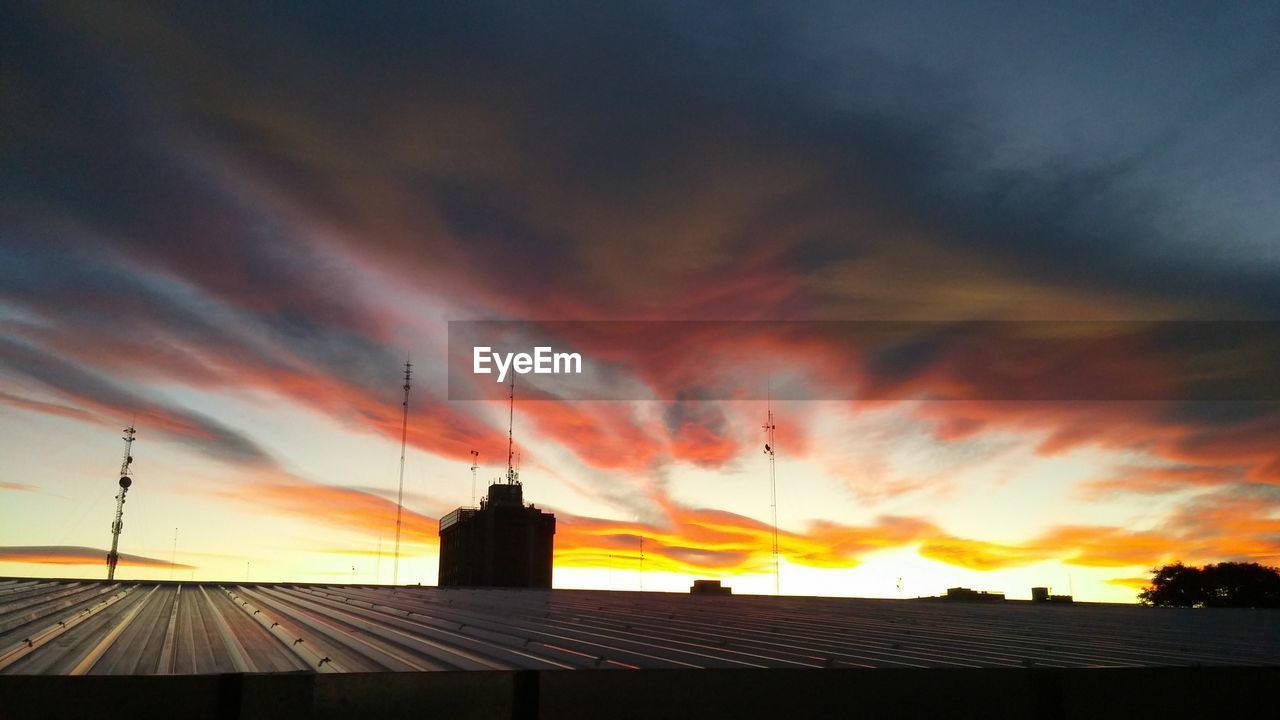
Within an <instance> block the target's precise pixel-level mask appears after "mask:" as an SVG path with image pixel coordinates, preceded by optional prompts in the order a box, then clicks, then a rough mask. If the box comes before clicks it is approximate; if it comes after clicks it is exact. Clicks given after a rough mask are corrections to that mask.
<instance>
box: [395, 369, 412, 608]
mask: <svg viewBox="0 0 1280 720" xmlns="http://www.w3.org/2000/svg"><path fill="white" fill-rule="evenodd" d="M412 375H413V363H411V362H409V360H408V358H406V359H405V361H404V419H403V420H402V421H401V425H400V489H399V490H398V491H397V492H396V559H395V563H394V564H393V566H392V570H391V584H392V585H399V584H400V521H401V516H402V515H403V514H404V451H405V446H406V445H407V444H408V440H409V378H410V377H411V376H412Z"/></svg>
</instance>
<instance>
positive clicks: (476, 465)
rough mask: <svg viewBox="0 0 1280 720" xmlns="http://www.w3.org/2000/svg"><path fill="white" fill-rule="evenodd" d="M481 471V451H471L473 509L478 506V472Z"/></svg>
mask: <svg viewBox="0 0 1280 720" xmlns="http://www.w3.org/2000/svg"><path fill="white" fill-rule="evenodd" d="M478 469H480V451H479V450H472V451H471V507H475V506H476V470H478Z"/></svg>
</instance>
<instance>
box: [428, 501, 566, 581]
mask: <svg viewBox="0 0 1280 720" xmlns="http://www.w3.org/2000/svg"><path fill="white" fill-rule="evenodd" d="M555 533H556V517H555V515H552V514H551V513H548V512H543V511H542V510H539V509H538V508H536V507H534V506H533V505H525V504H524V493H523V488H522V486H521V485H520V482H519V481H518V480H515V479H514V478H512V477H510V476H508V481H507V482H495V483H493V484H492V485H490V486H489V495H488V497H486V498H483V499H481V501H480V507H479V508H465V507H464V508H458V509H457V510H454V511H453V512H451V513H449V514H448V515H445V516H444V517H443V518H441V519H440V576H439V581H438V582H439V585H440V587H521V588H550V587H551V557H552V552H553V550H554V547H555Z"/></svg>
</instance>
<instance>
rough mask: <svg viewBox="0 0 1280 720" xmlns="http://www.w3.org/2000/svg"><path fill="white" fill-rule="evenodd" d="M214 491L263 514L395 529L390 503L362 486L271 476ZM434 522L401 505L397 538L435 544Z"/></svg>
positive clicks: (377, 530) (383, 531) (389, 532)
mask: <svg viewBox="0 0 1280 720" xmlns="http://www.w3.org/2000/svg"><path fill="white" fill-rule="evenodd" d="M218 494H219V495H220V496H222V497H224V498H229V499H233V500H235V501H237V502H241V503H248V504H251V505H253V507H254V508H255V509H257V510H259V511H262V512H264V513H267V514H278V515H286V516H292V517H300V518H305V519H307V520H309V521H312V522H316V523H323V524H326V525H331V526H334V527H338V528H342V529H345V530H351V531H354V532H362V533H370V534H378V535H381V536H383V537H392V536H394V535H395V531H396V504H395V503H394V502H392V501H391V500H388V499H386V498H384V497H381V496H379V495H375V494H373V493H370V492H366V491H364V490H357V489H353V488H346V487H339V486H335V485H323V484H320V483H313V482H307V481H305V480H301V479H298V478H291V477H288V476H283V475H281V476H275V477H271V478H270V479H268V480H266V481H263V482H256V483H254V484H253V485H252V486H250V487H241V488H237V489H234V490H220V491H219V492H218ZM438 528H439V525H438V521H437V519H436V518H432V517H428V516H426V515H423V514H421V513H419V512H416V511H413V510H410V509H408V508H404V509H403V512H401V514H400V537H401V541H402V542H403V543H407V544H410V545H418V546H428V547H430V546H435V545H438V544H439V535H438Z"/></svg>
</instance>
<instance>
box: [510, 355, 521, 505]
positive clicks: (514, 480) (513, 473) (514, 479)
mask: <svg viewBox="0 0 1280 720" xmlns="http://www.w3.org/2000/svg"><path fill="white" fill-rule="evenodd" d="M509 398H510V401H511V404H510V407H509V408H508V410H507V484H508V485H516V484H519V482H520V472H519V471H518V470H516V468H515V465H514V464H513V462H514V460H515V447H516V446H515V441H514V439H513V438H514V435H513V431H514V429H515V424H516V374H515V373H511V395H510V396H509Z"/></svg>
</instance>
